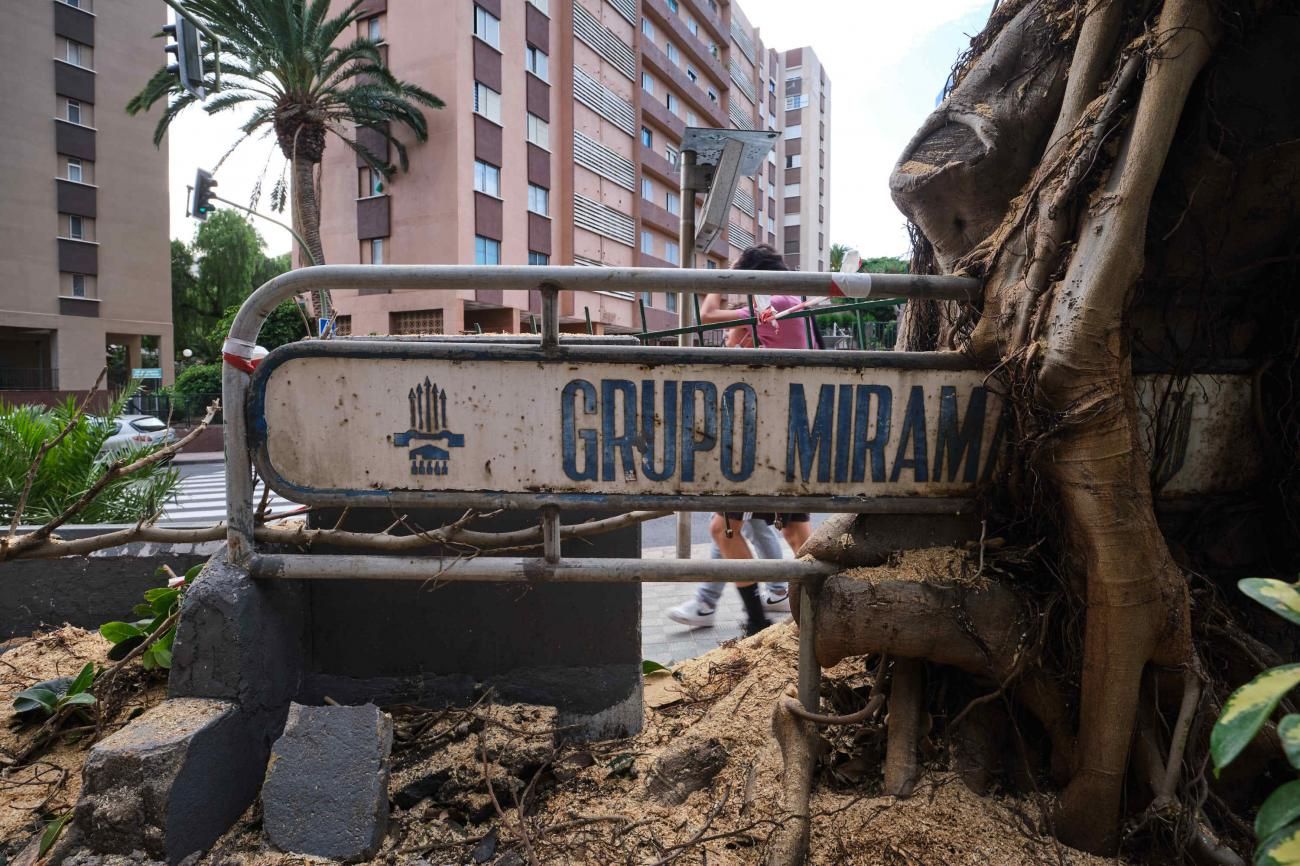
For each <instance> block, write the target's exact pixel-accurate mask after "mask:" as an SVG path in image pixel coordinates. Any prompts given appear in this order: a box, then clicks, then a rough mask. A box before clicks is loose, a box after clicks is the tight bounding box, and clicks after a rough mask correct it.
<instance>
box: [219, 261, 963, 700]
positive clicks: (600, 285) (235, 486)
mask: <svg viewBox="0 0 1300 866" xmlns="http://www.w3.org/2000/svg"><path fill="white" fill-rule="evenodd" d="M485 286H490V287H492V288H496V289H515V290H519V289H527V290H532V289H537V290H540V291H541V294H542V333H541V335H540V340H539V343H538V345H537V348H535V349H533V348H530V347H522V348H521V347H519V346H518V345H517V343H518V340H517V339H516V340H513V341H510V342H514V343H516V345H515V346H514V347H511V346H508V345H501V344H497V345H496V346H492V345H491V344H489V343H487V341H486V340H484V339H483V338H475V337H469V338H466V340H465V341H464V342H473V343H475V344H477V350H479V351H481V350H483V349H493V348H494V349H496V350H497V351H498V353H501V352H505V353H507V354H510V353H513V354H518V353H519V352H520V351H523V352H528V353H535V354H537V355H538V356H539V359H541V360H561V359H563V358H564V357H565V356H566V355H567V354H570V352H566V346H565V344H567V343H569V341H568V340H567V339H566V340H565V341H564V343H562V342H561V339H560V327H559V326H560V322H559V319H560V316H559V304H558V299H559V293H560V292H561V291H573V290H586V291H608V290H611V289H615V288H616V289H619V290H623V291H634V292H639V291H660V292H678V293H681V294H692V295H699V294H708V293H711V292H724V293H738V294H751V295H752V294H798V295H814V296H826V295H830V296H843V297H851V298H858V299H866V298H872V299H876V298H899V299H904V300H906V299H911V298H924V299H935V300H958V301H969V300H972V299H973V298H974V297H975V296H976V294H977V292H978V290H979V284H978V282H977V281H976V280H971V279H965V278H961V277H948V276H931V277H927V276H917V275H908V274H825V273H811V272H791V271H729V270H712V269H671V270H670V269H658V268H585V267H480V266H473V267H471V266H459V265H426V266H404V265H369V266H354V265H330V266H321V267H311V268H302V269H299V270H296V271H290V272H289V273H286V274H282V275H280V276H278V277H276V278H274V279H272V280H271V281H270V282H268V283H266V284H265V285H263V286H262V287H261V288H259V289H257V291H255V292H253V294H252V295H250V296H249V297H248V299H247V300H245V301H244V303H243V305H242V306H241V307H240V308H239V312H238V313H237V314H236V316H235V319H234V322H233V323H232V324H231V328H230V335H229V337H228V338H227V340H226V343H225V345H224V346H223V348H222V354H223V357H224V358H225V364H224V367H223V373H222V398H223V405H225V406H226V407H227V411H226V419H225V420H226V424H225V452H226V503H227V506H226V507H227V516H228V521H227V529H226V542H227V546H228V549H229V556H230V559H231V561H232V562H233V563H236V564H238V565H242V566H244V567H245V568H247V569H248V571H249V574H250V575H252V576H253V577H256V578H261V579H318V580H331V579H358V578H369V579H382V580H431V579H435V580H439V581H448V580H470V581H514V582H529V583H539V582H583V581H612V582H619V583H626V582H641V581H696V580H702V579H712V580H720V581H742V582H748V581H753V580H765V581H776V580H788V581H796V582H800V583H801V585H802V586H803V589H804V591H803V592H801V594H800V622H801V628H800V636H799V697H800V700H801V702H802V703H803V704H804V706H805V707H806V708H808V709H810V710H815V709H816V707H817V704H818V684H819V682H820V669H819V668H818V666H817V661H816V658H815V655H814V652H813V646H814V635H815V628H816V626H815V620H814V618H815V615H816V606H815V600H816V599H815V596H816V594H817V592H818V590H819V588H820V585H821V581H822V579H824V578H825V576H826V575H827V574H829V573H830V572H831V571H832V568H831V567H830V566H829V565H827V564H825V563H821V562H817V561H813V560H743V561H742V560H689V561H682V560H677V559H665V560H642V559H576V560H574V559H570V560H564V559H562V558H561V556H560V544H559V511H558V508H557V507H555V506H557V505H559V504H560V502H559V501H558V500H556V501H549V502H542V501H539V502H537V503H536V506H537V507H539V509H540V520H541V525H542V534H543V539H544V543H543V555H542V556H541V557H535V558H506V557H482V558H455V557H446V556H441V557H440V556H425V557H392V556H378V555H352V554H339V555H330V556H322V555H310V554H277V555H258V553H257V551H256V549H255V545H254V541H253V528H254V519H255V515H254V505H253V449H252V447H251V446H252V444H253V439H251V438H250V435H249V433H250V430H249V415H250V413H249V411H248V409H249V397H250V391H251V388H250V386H251V384H252V382H253V379H254V376H253V375H251V374H253V373H254V372H255V371H254V367H253V365H252V363H251V358H252V356H253V349H254V344H255V342H256V340H257V335H258V333H259V332H260V331H261V328H262V324H263V322H265V320H266V317H267V316H268V315H269V314H270V313H271V311H272V310H274V309H275V308H276V306H277V305H279V304H280V302H281V301H284V300H287V299H289V298H292V297H294V296H296V295H299V294H302V293H304V292H308V291H316V290H322V289H327V290H328V289H356V288H362V287H364V288H386V289H397V290H402V289H412V290H414V289H444V290H445V289H473V288H479V287H485ZM384 342H385V341H358V342H357V343H356V344H355V347H356V348H357V349H358V350H359V351H358V354H359V355H361V356H365V355H367V354H370V353H372V352H376V351H378V350H381V349H382V348H383V344H384ZM456 342H457V341H447V340H437V341H428V342H427V343H426V344H425V346H427V347H428V348H427V349H426V350H425V351H428V352H430V353H433V354H437V352H435V351H434V350H435V349H436V348H437V347H442V348H448V347H449V343H450V344H452V345H455V344H456ZM464 342H461V345H462V346H463V345H464ZM573 342H574V344H576V345H575V347H574V350H573V351H574V352H578V353H579V354H581V355H584V356H585V355H589V354H590V353H591V352H593V351H595V352H597V354H601V353H605V354H609V355H610V359H611V360H612V359H614V358H619V357H621V356H625V355H629V354H639V353H644V352H660V351H666V352H670V353H673V354H674V355H680V354H683V353H685V354H686V355H687V356H688V357H692V358H695V359H701V358H704V357H706V356H708V355H711V354H716V353H718V352H719V350H717V349H690V348H676V347H674V348H667V349H655V348H641V347H636V348H634V347H630V346H627V345H626V344H624V345H621V346H620V345H613V346H592V345H590V342H591V340H590V338H587V339H586V340H583V341H573ZM583 342H585V343H587V344H588V345H587V346H586V347H585V348H583V349H581V350H578V349H577V346H580V345H581V344H582V343H583ZM389 345H391V342H390V343H389ZM416 345H420V344H418V343H417V344H416ZM855 354H857V355H860V356H865V355H868V354H873V353H850V352H842V351H841V352H836V353H835V356H836V360H837V361H839V363H838V364H837V363H835V362H831V364H832V365H835V366H839V365H840V364H842V363H843V362H844V361H845V360H848V359H850V358H851V357H852V356H853V355H855ZM878 354H881V355H891V353H878ZM810 355H812V353H810V352H807V353H806V352H792V351H790V350H784V351H782V350H762V349H753V350H749V352H748V353H747V355H746V360H747V362H749V363H780V362H784V363H791V362H792V361H794V362H795V363H814V364H815V363H825V362H827V361H830V359H820V358H815V357H808V356H810ZM769 356H770V357H769ZM797 356H799V357H797ZM728 357H732V356H728ZM870 360H872V361H876V362H878V363H880V364H885V365H888V366H907V365H916V366H918V367H919V366H923V365H929V366H935V365H938V366H948V365H951V364H953V363H958V364H961V363H963V362H961V361H960V359H954V358H953V357H952V356H947V357H943V358H941V357H940V356H937V355H928V356H927V357H925V358H917V357H915V356H913V357H911V358H907V356H902V355H891V357H889V358H872V359H870ZM264 375H265V374H264ZM262 378H264V376H263V377H262ZM268 483H270V479H268ZM434 495H437V494H432V495H425V496H422V497H419V498H420V499H421V500H423V501H426V502H427V504H430V505H432V504H435V503H434V502H433V501H431V500H432V496H434ZM448 498H449V497H447V496H445V495H444V496H443V501H442V502H440V503H436V504H443V505H445V504H452V503H449V502H448V501H447V499H448ZM823 498H824V499H827V500H831V499H834V497H823ZM816 499H817V498H816V497H813V498H808V497H803V498H800V500H799V501H800V502H805V501H808V502H812V501H813V500H816ZM413 501H414V500H413ZM457 501H459V500H457ZM728 501H729V502H730V503H735V504H736V507H743V503H739V502H737V501H736V500H735V499H732V498H730V497H729V498H728ZM922 503H928V504H927V505H922ZM964 503H965V501H964V500H946V499H944V500H939V499H930V500H926V499H922V498H913V499H912V500H911V504H912V505H913V507H914V509H915V510H918V511H921V510H924V511H928V512H931V513H953V512H954V511H957V510H960V509H961V508H962V507H963V505H964ZM817 504H822V503H817ZM835 504H836V503H833V502H830V501H828V502H826V503H824V505H826V506H828V507H829V506H834V505H835ZM899 504H900V503H898V502H897V501H894V502H893V503H892V505H893V506H894V507H893V508H891V510H897V506H898V505H899ZM709 507H710V508H711V507H712V506H709ZM881 508H882V505H881V502H880V500H874V501H873V500H866V499H862V500H856V501H852V502H840V503H839V507H837V508H835V510H845V511H859V512H866V511H872V510H876V511H879V510H881ZM822 510H825V509H822Z"/></svg>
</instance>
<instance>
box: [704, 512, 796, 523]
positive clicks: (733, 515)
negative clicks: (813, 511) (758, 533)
mask: <svg viewBox="0 0 1300 866" xmlns="http://www.w3.org/2000/svg"><path fill="white" fill-rule="evenodd" d="M722 516H723V517H725V518H726V519H727V520H728V521H731V520H734V521H736V522H737V523H740V522H743V521H744V519H745V512H743V511H725V512H722ZM753 517H754V518H755V519H757V520H761V521H763V522H764V523H766V524H767V525H769V526H771V525H772V524H773V523H775V524H776V525H777V526H784V525H786V524H787V523H809V522H811V521H812V516H811V515H810V514H808V512H806V511H792V512H789V513H785V512H779V513H773V512H771V511H755V512H754V513H753Z"/></svg>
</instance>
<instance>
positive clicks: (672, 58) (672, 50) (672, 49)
mask: <svg viewBox="0 0 1300 866" xmlns="http://www.w3.org/2000/svg"><path fill="white" fill-rule="evenodd" d="M666 47H667V49H668V62H669V63H671V64H672V65H674V66H680V65H681V60H682V58H681V55H680V54H678V53H677V46H676V45H674V44H672V43H671V42H669V43H667V45H666Z"/></svg>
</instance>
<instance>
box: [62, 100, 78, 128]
mask: <svg viewBox="0 0 1300 866" xmlns="http://www.w3.org/2000/svg"><path fill="white" fill-rule="evenodd" d="M64 114H65V115H66V117H67V118H68V120H69V122H71V123H75V124H78V125H80V124H81V103H80V102H78V101H77V100H75V99H69V100H68V104H67V105H66V106H65V107H64Z"/></svg>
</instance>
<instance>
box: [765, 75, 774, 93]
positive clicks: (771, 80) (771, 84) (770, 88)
mask: <svg viewBox="0 0 1300 866" xmlns="http://www.w3.org/2000/svg"><path fill="white" fill-rule="evenodd" d="M767 92H768V93H776V79H775V78H769V79H768V80H767Z"/></svg>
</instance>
